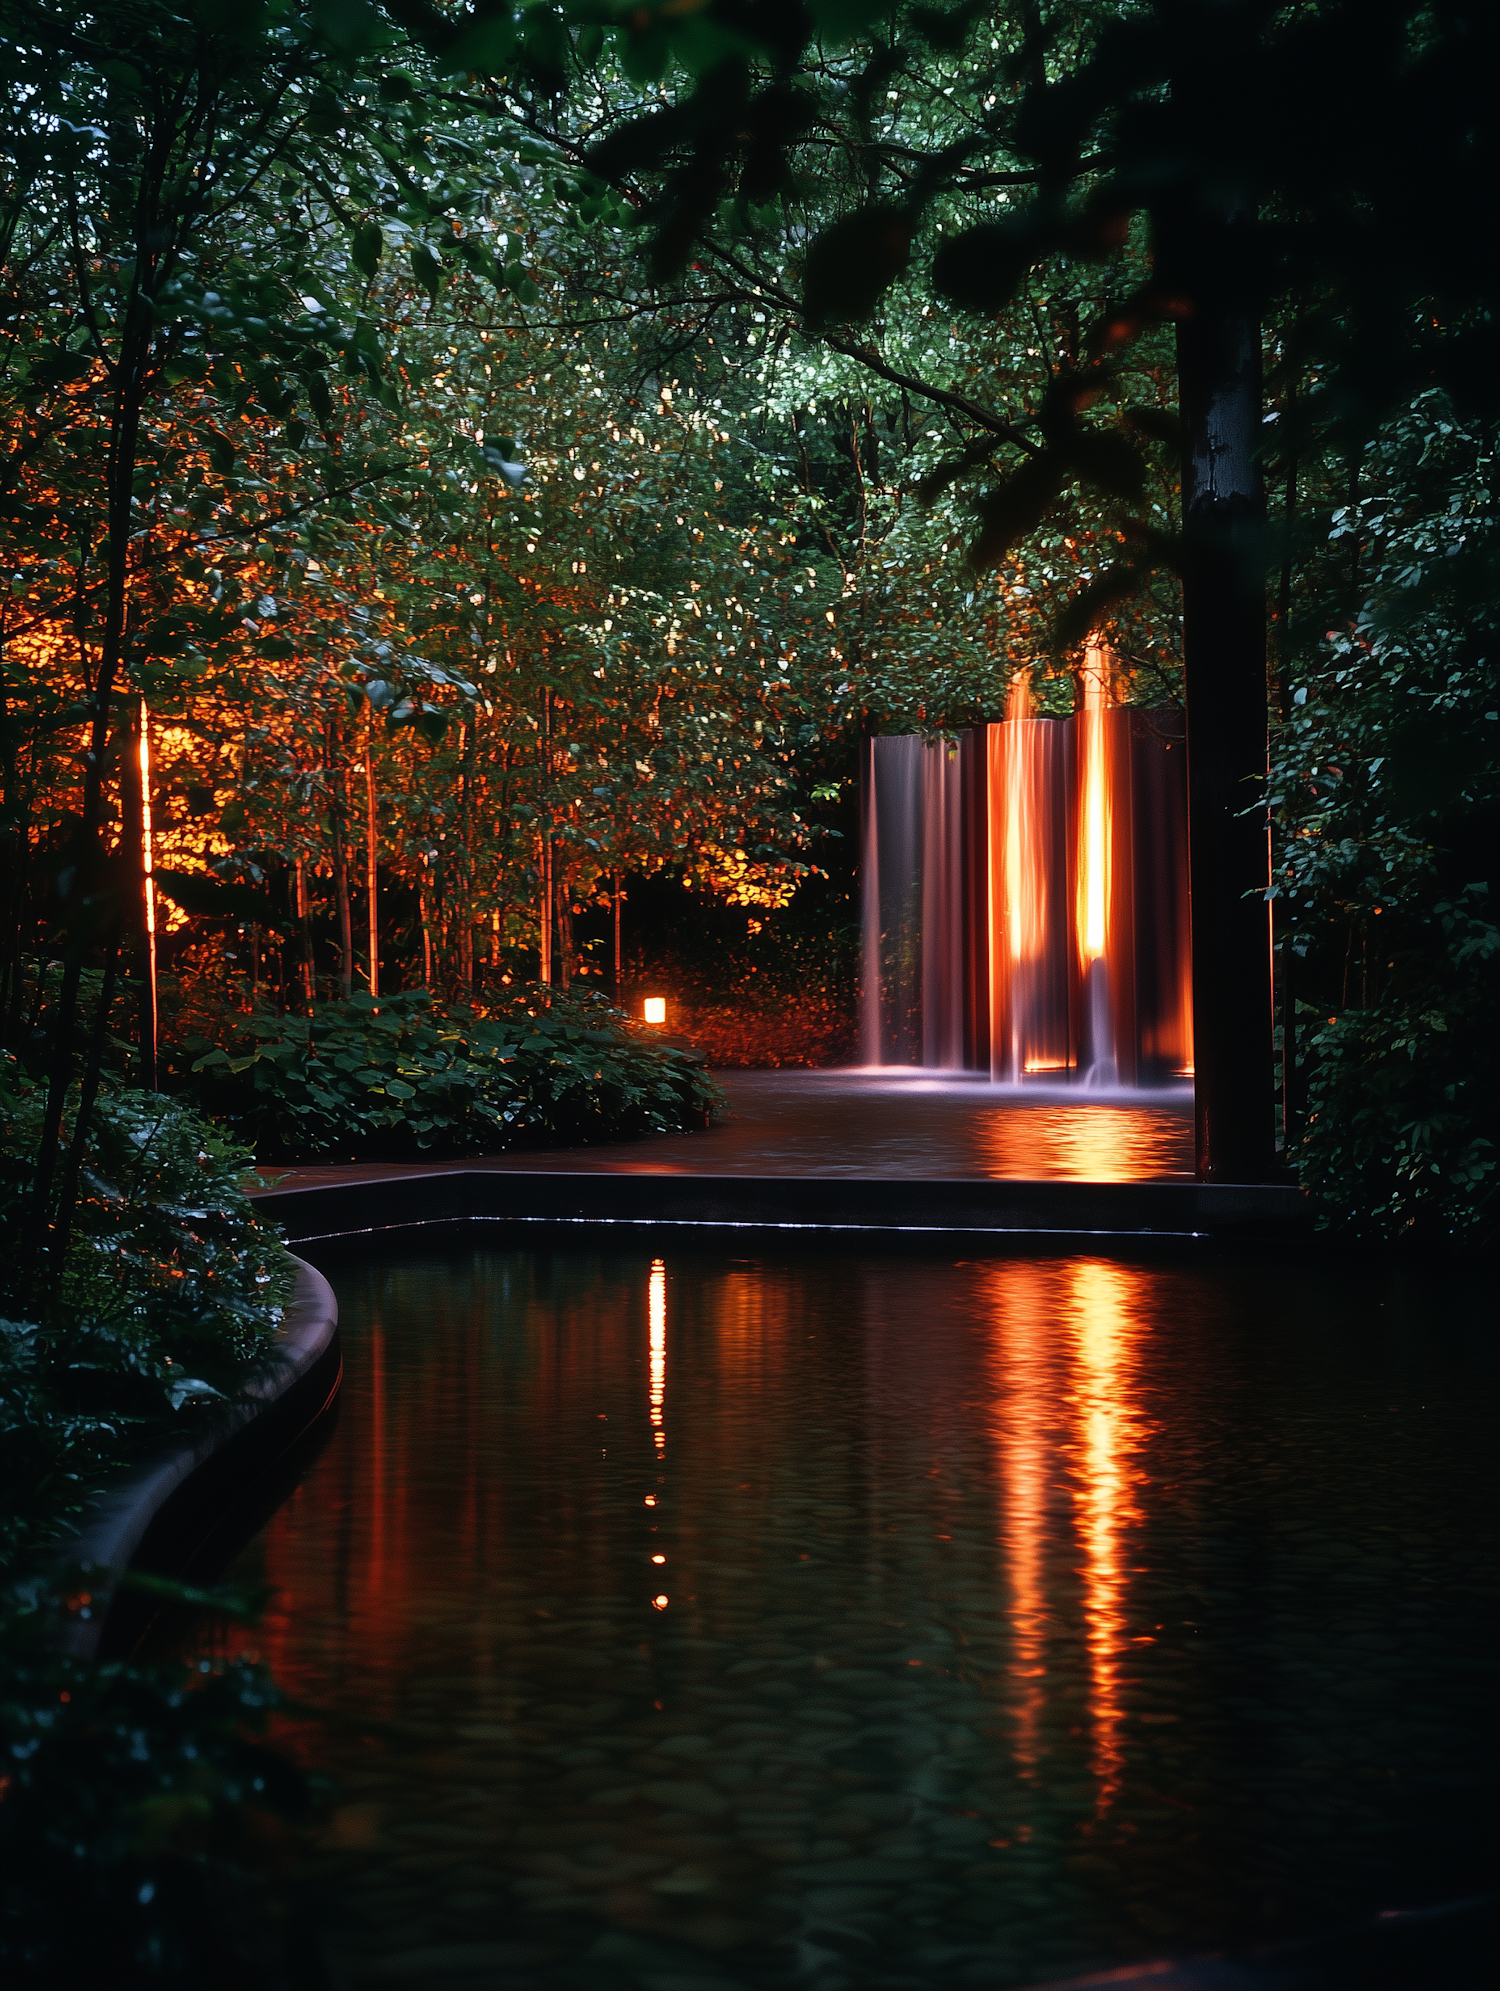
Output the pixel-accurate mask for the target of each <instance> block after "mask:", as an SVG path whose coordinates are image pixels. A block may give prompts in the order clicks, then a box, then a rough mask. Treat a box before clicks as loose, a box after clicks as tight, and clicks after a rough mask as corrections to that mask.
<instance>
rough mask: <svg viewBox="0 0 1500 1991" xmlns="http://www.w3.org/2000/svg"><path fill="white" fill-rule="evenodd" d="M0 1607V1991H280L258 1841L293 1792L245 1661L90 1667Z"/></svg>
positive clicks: (32, 1618) (273, 1906)
mask: <svg viewBox="0 0 1500 1991" xmlns="http://www.w3.org/2000/svg"><path fill="white" fill-rule="evenodd" d="M49 1615H50V1614H49V1613H47V1612H46V1611H44V1610H43V1611H38V1610H35V1609H32V1610H27V1609H25V1608H24V1607H23V1608H20V1609H17V1608H16V1607H15V1606H14V1605H12V1607H11V1609H10V1610H9V1611H7V1612H6V1614H5V1619H6V1621H5V1623H4V1626H3V1630H4V1633H5V1640H4V1658H3V1660H0V1758H3V1774H4V1778H5V1788H4V1797H5V1801H4V1803H3V1804H0V1876H3V1878H0V1968H3V1970H4V1975H5V1980H6V1982H7V1984H9V1985H12V1986H14V1987H15V1991H25V1988H26V1987H33V1986H36V1987H41V1986H47V1987H55V1988H56V1991H62V1987H69V1986H73V1985H79V1984H87V1983H90V1982H97V1983H100V1984H105V1983H107V1984H109V1985H111V1986H117V1987H134V1986H136V1985H148V1984H149V1985H158V1986H159V1985H163V1984H188V1983H194V1982H201V1981H202V1980H203V1977H204V1975H205V1974H206V1973H207V1974H211V1976H212V1979H213V1981H214V1983H215V1984H217V1985H220V1986H223V1987H225V1991H275V1987H277V1986H280V1985H283V1984H286V1983H287V1981H288V1980H287V1978H286V1977H285V1975H284V1974H283V1972H282V1970H281V1967H280V1957H281V1955H282V1954H283V1953H284V1951H285V1949H286V1947H287V1945H286V1942H285V1932H284V1931H283V1929H282V1928H281V1927H280V1926H279V1922H278V1915H277V1903H276V1898H275V1895H274V1893H273V1892H272V1890H271V1888H270V1887H269V1885H268V1874H267V1860H266V1847H265V1841H266V1836H267V1834H266V1828H267V1826H268V1825H270V1826H273V1827H274V1826H275V1825H276V1823H277V1822H278V1821H279V1820H285V1819H289V1818H295V1817H296V1816H297V1815H298V1814H299V1813H300V1812H301V1811H302V1809H303V1808H304V1806H305V1803H306V1798H307V1792H306V1788H305V1786H304V1783H303V1780H302V1779H301V1777H300V1776H299V1775H298V1773H297V1772H296V1771H295V1770H294V1769H293V1768H292V1767H291V1766H290V1765H289V1764H288V1763H286V1762H285V1761H284V1760H283V1759H281V1758H280V1757H278V1756H277V1755H275V1754H274V1753H273V1752H272V1751H271V1750H270V1749H269V1748H267V1747H266V1745H265V1743H264V1740H263V1739H262V1738H263V1736H264V1732H265V1728H266V1724H267V1721H268V1718H269V1716H270V1713H271V1711H272V1709H273V1708H274V1707H275V1705H276V1695H275V1692H274V1689H273V1688H272V1685H271V1682H270V1678H269V1676H268V1674H267V1673H266V1671H265V1669H264V1667H262V1666H259V1665H254V1664H249V1663H246V1662H234V1663H230V1664H228V1665H222V1666H215V1665H210V1663H209V1662H208V1661H207V1660H201V1661H198V1662H197V1663H196V1664H190V1665H184V1664H182V1663H177V1664H171V1665H154V1666H135V1665H128V1666H127V1665H107V1666H92V1665H86V1664H83V1663H81V1662H79V1661H75V1660H69V1659H65V1658H61V1657H59V1656H58V1654H57V1653H56V1652H55V1651H53V1650H51V1649H50V1643H49V1638H48V1633H49V1630H50V1624H49Z"/></svg>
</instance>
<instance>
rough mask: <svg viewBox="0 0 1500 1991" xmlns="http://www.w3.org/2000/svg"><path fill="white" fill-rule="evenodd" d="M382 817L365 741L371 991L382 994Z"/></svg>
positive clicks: (370, 749)
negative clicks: (380, 897) (376, 805)
mask: <svg viewBox="0 0 1500 1991" xmlns="http://www.w3.org/2000/svg"><path fill="white" fill-rule="evenodd" d="M379 864H380V818H379V814H378V812H377V810H376V807H375V749H374V748H373V747H372V746H371V745H370V744H369V742H368V741H367V742H366V743H365V891H366V893H367V895H368V897H369V902H370V977H369V979H370V994H371V995H372V996H378V995H379V994H380V916H379V901H378V898H377V896H376V888H377V885H378V882H379V879H378V874H379Z"/></svg>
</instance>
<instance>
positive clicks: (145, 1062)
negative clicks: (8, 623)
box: [139, 698, 157, 1091]
mask: <svg viewBox="0 0 1500 1991" xmlns="http://www.w3.org/2000/svg"><path fill="white" fill-rule="evenodd" d="M150 729H151V717H150V714H149V713H148V712H147V710H146V701H145V699H144V698H143V699H142V700H141V737H140V746H139V761H140V771H141V876H142V881H143V884H144V888H145V910H146V990H145V1012H146V1013H145V1022H146V1030H145V1032H144V1033H143V1034H144V1035H145V1036H146V1038H147V1041H146V1043H144V1044H142V1046H141V1054H142V1055H141V1065H142V1074H141V1075H142V1079H143V1081H144V1083H145V1085H146V1088H147V1090H148V1091H154V1090H155V1089H156V1035H157V1014H156V858H155V851H154V848H153V838H152V832H151V730H150Z"/></svg>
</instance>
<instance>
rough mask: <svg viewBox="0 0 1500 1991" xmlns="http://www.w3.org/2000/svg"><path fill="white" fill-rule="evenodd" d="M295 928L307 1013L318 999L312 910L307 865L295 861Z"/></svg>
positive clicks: (304, 861)
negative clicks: (300, 947) (299, 935)
mask: <svg viewBox="0 0 1500 1991" xmlns="http://www.w3.org/2000/svg"><path fill="white" fill-rule="evenodd" d="M297 926H298V930H299V931H300V933H301V936H302V995H303V999H304V1001H305V1002H306V1004H307V1008H308V1011H309V1013H311V1011H312V1007H313V1005H314V1003H315V1002H316V1001H317V999H318V983H317V975H316V971H315V969H314V966H313V936H312V909H311V907H310V906H309V904H308V897H307V863H306V860H305V859H303V858H301V857H299V858H298V859H297Z"/></svg>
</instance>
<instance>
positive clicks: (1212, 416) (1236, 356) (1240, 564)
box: [1158, 96, 1275, 1182]
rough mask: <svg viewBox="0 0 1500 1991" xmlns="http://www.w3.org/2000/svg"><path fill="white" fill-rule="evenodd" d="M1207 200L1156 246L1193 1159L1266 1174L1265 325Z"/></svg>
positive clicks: (1225, 223)
mask: <svg viewBox="0 0 1500 1991" xmlns="http://www.w3.org/2000/svg"><path fill="white" fill-rule="evenodd" d="M1190 101H1191V99H1190ZM1208 101H1209V100H1208V99H1207V98H1204V97H1201V96H1200V98H1198V99H1197V100H1196V103H1195V110H1196V114H1198V115H1203V114H1204V112H1205V109H1206V105H1207V102H1208ZM1197 198H1198V195H1197V193H1196V190H1194V191H1193V192H1192V193H1190V194H1189V195H1188V196H1185V197H1184V208H1183V210H1181V211H1178V212H1176V213H1175V214H1173V215H1171V216H1169V217H1166V218H1165V226H1164V227H1163V229H1162V234H1161V238H1160V243H1159V254H1158V269H1159V271H1160V272H1161V273H1162V275H1163V276H1164V277H1165V280H1166V283H1167V286H1168V287H1169V289H1170V291H1171V292H1172V294H1174V295H1176V296H1180V297H1183V298H1185V299H1186V300H1187V302H1188V307H1189V308H1188V312H1187V315H1186V316H1184V317H1182V318H1180V319H1179V321H1178V328H1177V378H1178V398H1179V405H1180V410H1181V419H1182V429H1183V464H1182V509H1183V533H1184V572H1183V586H1182V611H1183V654H1184V662H1185V665H1186V680H1187V720H1188V797H1189V799H1188V838H1189V876H1190V888H1191V897H1192V929H1193V1045H1194V1065H1195V1074H1196V1075H1195V1081H1194V1094H1195V1120H1196V1151H1197V1171H1198V1174H1199V1176H1200V1177H1201V1178H1202V1179H1203V1180H1205V1181H1213V1182H1264V1181H1268V1180H1270V1179H1271V1177H1272V1176H1273V1174H1274V1172H1275V1158H1274V1140H1273V1136H1274V1128H1275V1096H1274V1082H1275V1070H1274V1065H1273V1061H1272V1037H1271V1031H1272V1020H1273V1011H1272V1000H1271V929H1270V906H1269V902H1268V899H1267V892H1268V889H1269V886H1270V841H1269V825H1268V822H1267V817H1266V812H1265V808H1264V796H1265V784H1266V755H1267V686H1266V597H1265V580H1264V576H1263V573H1262V571H1261V559H1262V554H1261V535H1262V530H1263V526H1264V519H1265V497H1264V491H1263V489H1262V484H1261V474H1260V465H1259V461H1258V457H1257V451H1258V449H1259V446H1260V440H1261V342H1260V326H1259V323H1258V320H1257V317H1256V314H1255V309H1254V305H1253V301H1252V300H1250V299H1249V298H1248V297H1247V296H1246V295H1245V292H1244V272H1245V270H1246V269H1247V268H1249V267H1250V256H1249V253H1248V252H1249V247H1250V245H1249V243H1248V242H1247V241H1246V240H1245V239H1244V238H1245V237H1246V235H1247V234H1248V231H1249V224H1250V221H1251V216H1250V215H1249V213H1248V211H1246V210H1243V209H1241V210H1239V211H1235V210H1230V211H1228V212H1224V211H1222V210H1220V211H1218V212H1214V211H1212V210H1211V209H1209V208H1208V207H1206V206H1205V207H1203V208H1194V209H1193V210H1192V211H1186V209H1187V203H1188V201H1189V200H1196V199H1197Z"/></svg>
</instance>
